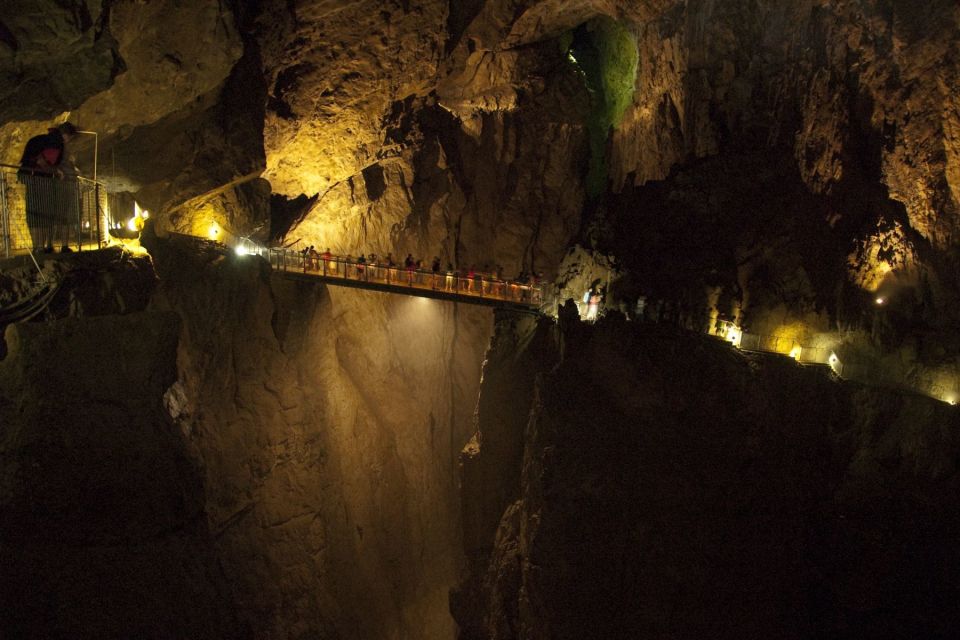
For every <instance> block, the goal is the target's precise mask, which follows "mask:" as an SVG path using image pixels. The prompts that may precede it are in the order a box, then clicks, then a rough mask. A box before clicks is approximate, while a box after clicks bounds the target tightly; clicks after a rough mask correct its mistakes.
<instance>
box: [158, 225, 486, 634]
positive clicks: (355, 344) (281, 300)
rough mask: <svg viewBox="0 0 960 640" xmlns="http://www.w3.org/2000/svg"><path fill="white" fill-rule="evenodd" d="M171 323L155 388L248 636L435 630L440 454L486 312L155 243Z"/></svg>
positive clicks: (443, 527)
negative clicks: (297, 276) (182, 445)
mask: <svg viewBox="0 0 960 640" xmlns="http://www.w3.org/2000/svg"><path fill="white" fill-rule="evenodd" d="M152 251H153V253H154V255H155V257H156V259H157V264H158V270H159V272H160V275H161V283H162V284H161V288H160V291H159V293H158V296H157V297H156V304H157V306H158V307H160V308H169V309H174V310H176V311H177V312H178V313H180V314H181V316H182V318H183V322H184V332H183V336H184V340H183V342H182V343H181V347H180V354H179V364H180V367H179V371H180V373H179V379H178V382H177V384H176V385H175V387H176V389H175V390H171V392H170V393H169V394H168V397H169V401H168V406H170V407H172V408H175V413H176V415H177V423H178V425H179V426H180V428H181V430H182V432H183V433H184V435H185V438H186V439H187V441H188V443H189V446H190V447H191V450H192V451H193V452H194V455H195V456H196V457H197V459H198V460H199V461H200V465H201V468H202V470H203V474H204V479H205V496H206V502H205V504H206V514H207V518H208V520H209V523H210V528H211V530H212V531H213V532H215V535H216V545H217V550H218V554H219V557H220V561H221V563H222V566H223V568H224V572H225V573H226V575H227V576H228V578H229V580H230V582H231V584H232V585H233V591H232V596H233V598H234V602H235V603H236V606H237V607H238V611H240V612H241V613H240V614H238V615H239V616H240V618H241V620H242V621H243V622H244V623H245V624H246V625H247V626H248V627H249V628H250V629H251V630H252V632H253V634H254V635H255V636H256V637H289V636H291V635H294V636H297V635H310V634H313V635H320V636H321V637H324V636H325V635H333V634H337V635H338V637H343V638H406V637H421V636H423V637H450V636H452V635H453V633H454V628H453V622H452V620H451V618H450V617H449V614H448V613H447V597H448V596H447V593H448V590H449V589H450V588H451V587H452V586H453V585H454V584H455V583H456V580H457V577H458V575H459V570H460V565H461V560H460V547H461V545H460V544H459V526H458V522H459V515H458V512H459V509H458V498H457V487H456V482H455V478H456V474H455V470H454V469H455V461H456V456H457V454H458V452H459V449H460V447H461V446H462V444H463V443H464V442H466V441H467V439H468V438H469V434H470V432H471V430H472V426H471V419H470V415H471V411H472V408H473V404H474V399H475V397H476V394H477V390H478V386H479V382H480V362H481V359H482V353H483V349H484V347H485V344H486V339H487V336H488V334H489V330H490V322H491V312H490V311H489V310H486V309H480V310H477V309H466V308H463V307H462V306H454V305H449V304H445V303H439V302H436V301H427V300H419V299H415V298H403V297H399V299H393V300H391V299H385V298H384V296H383V294H376V293H370V292H363V291H357V290H353V289H338V288H333V287H331V288H329V289H326V288H324V287H318V286H315V285H310V284H300V283H295V282H291V281H288V280H284V279H282V278H274V279H271V278H269V274H268V271H267V270H266V268H265V265H264V264H263V263H258V262H257V261H256V260H253V259H247V260H242V261H241V260H239V259H236V258H224V257H222V256H220V254H219V253H218V252H210V253H206V254H205V253H203V251H202V250H199V256H198V249H197V248H196V247H193V248H190V247H185V246H183V245H181V244H179V243H166V242H161V243H158V244H157V245H156V246H153V247H152Z"/></svg>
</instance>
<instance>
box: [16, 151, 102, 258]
mask: <svg viewBox="0 0 960 640" xmlns="http://www.w3.org/2000/svg"><path fill="white" fill-rule="evenodd" d="M106 199H107V193H106V190H105V189H104V188H103V185H102V184H100V183H99V182H94V181H93V180H88V179H86V178H82V177H76V176H71V177H63V178H58V177H56V176H53V175H50V174H46V173H41V172H30V171H25V170H21V169H20V168H19V167H15V166H10V165H0V244H2V247H0V250H2V252H3V255H4V256H5V257H10V256H11V255H16V254H21V253H26V252H28V251H42V250H44V249H61V248H63V247H68V248H70V249H73V250H81V249H88V248H98V247H99V246H100V245H101V244H102V242H103V241H104V240H105V237H104V235H103V234H105V233H106V232H107V229H106V225H105V224H102V222H103V217H104V214H105V212H106V209H107V203H106Z"/></svg>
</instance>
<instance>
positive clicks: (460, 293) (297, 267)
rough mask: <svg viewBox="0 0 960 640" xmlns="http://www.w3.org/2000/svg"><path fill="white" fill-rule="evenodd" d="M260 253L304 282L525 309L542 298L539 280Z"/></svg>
mask: <svg viewBox="0 0 960 640" xmlns="http://www.w3.org/2000/svg"><path fill="white" fill-rule="evenodd" d="M259 255H261V256H262V257H264V258H267V259H268V260H269V261H270V265H271V266H272V267H273V268H274V269H276V270H277V271H279V272H280V273H282V274H283V275H284V276H285V277H288V278H292V279H296V280H303V281H308V282H324V283H326V284H332V285H336V286H342V287H355V288H359V289H368V290H372V291H382V292H384V293H395V294H401V295H408V296H419V297H422V298H433V299H435V300H449V301H451V302H463V303H465V304H476V305H485V306H490V307H506V308H514V309H521V310H528V311H536V310H537V309H539V307H540V304H541V302H542V300H543V294H542V290H541V288H540V287H539V286H536V285H532V284H528V283H520V282H510V281H505V280H499V279H495V278H492V277H489V276H484V275H477V276H476V277H474V278H467V277H463V276H460V275H457V274H454V273H448V272H440V273H436V274H435V273H433V272H432V271H427V270H424V269H405V268H403V267H387V266H384V265H372V264H364V263H357V262H356V261H354V260H350V259H347V258H343V257H339V256H337V257H330V258H329V259H326V260H324V259H319V260H311V259H310V258H309V257H307V258H306V259H305V258H304V256H303V254H302V253H300V252H296V251H291V250H283V249H269V250H267V252H266V253H260V254H259Z"/></svg>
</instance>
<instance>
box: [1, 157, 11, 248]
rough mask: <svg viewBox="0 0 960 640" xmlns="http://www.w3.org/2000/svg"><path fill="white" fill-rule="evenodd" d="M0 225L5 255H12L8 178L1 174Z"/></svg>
mask: <svg viewBox="0 0 960 640" xmlns="http://www.w3.org/2000/svg"><path fill="white" fill-rule="evenodd" d="M0 225H2V226H3V229H2V230H3V255H4V257H5V258H9V257H10V211H9V209H8V208H7V178H6V176H4V175H0Z"/></svg>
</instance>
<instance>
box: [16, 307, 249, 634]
mask: <svg viewBox="0 0 960 640" xmlns="http://www.w3.org/2000/svg"><path fill="white" fill-rule="evenodd" d="M179 331H180V322H179V318H178V317H177V316H176V315H173V314H168V313H162V312H143V311H137V312H134V313H130V314H129V315H123V316H118V315H105V316H104V315H100V316H97V315H92V316H88V317H86V318H84V319H78V318H66V319H62V320H58V321H55V322H52V323H43V324H40V323H36V324H20V325H13V326H11V327H9V328H8V329H7V332H6V336H5V338H6V343H7V345H8V347H9V353H8V354H7V356H6V358H5V359H4V360H3V361H2V362H0V424H2V425H3V428H2V430H0V468H2V472H0V511H2V513H3V518H2V519H0V523H2V524H0V553H2V554H3V557H4V558H5V560H4V562H3V563H2V566H0V602H2V603H3V606H2V607H0V625H2V626H3V629H4V634H5V635H10V636H12V637H38V636H45V637H75V638H80V637H86V638H95V637H130V636H139V637H153V638H160V637H169V636H170V635H176V636H181V637H196V638H200V637H223V636H230V637H247V636H246V634H245V633H244V627H243V626H242V624H241V623H240V621H239V619H238V616H237V611H236V608H235V607H234V606H233V604H232V602H231V599H230V597H229V592H230V588H229V584H228V578H227V576H226V575H225V574H224V571H223V569H222V564H221V561H220V559H219V557H218V555H219V554H218V551H217V549H216V546H215V542H214V537H213V535H212V532H211V531H210V528H209V527H208V523H207V518H206V517H205V513H204V502H205V500H204V493H203V479H202V476H201V473H200V471H199V469H198V468H197V467H196V465H195V464H194V461H193V460H192V459H191V457H190V456H189V455H188V452H187V450H186V448H185V446H184V442H183V439H182V438H181V437H180V434H179V433H178V432H177V430H176V429H175V428H174V426H173V424H172V422H171V420H170V419H169V417H168V416H167V415H166V414H165V412H164V410H163V405H162V403H161V398H162V396H163V393H164V390H165V389H166V388H167V387H169V385H170V384H172V383H173V381H174V380H175V379H176V352H177V342H178V334H179Z"/></svg>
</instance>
